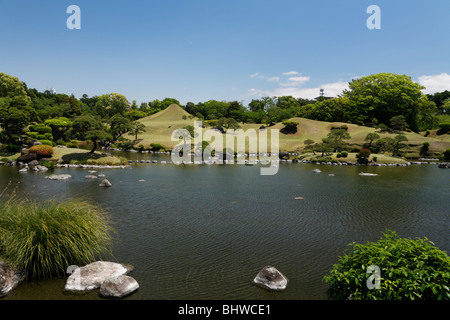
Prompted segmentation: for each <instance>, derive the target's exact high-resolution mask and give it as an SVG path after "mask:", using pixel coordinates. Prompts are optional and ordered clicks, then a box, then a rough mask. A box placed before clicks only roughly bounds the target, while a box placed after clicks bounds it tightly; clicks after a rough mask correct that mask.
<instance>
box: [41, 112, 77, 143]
mask: <svg viewBox="0 0 450 320" xmlns="http://www.w3.org/2000/svg"><path fill="white" fill-rule="evenodd" d="M44 123H45V124H46V125H47V126H49V127H51V128H52V135H53V137H54V139H55V141H56V140H60V139H61V140H66V137H65V133H66V131H67V130H69V129H70V127H71V126H72V121H70V120H69V119H67V118H65V117H60V118H54V119H48V120H46V121H45V122H44Z"/></svg>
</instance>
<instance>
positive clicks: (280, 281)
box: [253, 266, 288, 291]
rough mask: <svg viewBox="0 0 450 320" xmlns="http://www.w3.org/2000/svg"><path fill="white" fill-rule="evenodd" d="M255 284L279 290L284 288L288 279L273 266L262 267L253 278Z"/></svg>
mask: <svg viewBox="0 0 450 320" xmlns="http://www.w3.org/2000/svg"><path fill="white" fill-rule="evenodd" d="M253 282H254V283H255V284H257V285H258V286H260V287H263V288H265V289H268V290H274V291H280V290H284V289H286V286H287V283H288V280H287V278H286V277H285V276H284V275H283V274H282V273H281V272H280V271H278V270H277V269H276V268H275V267H272V266H266V267H264V268H263V269H262V270H261V271H260V272H259V273H258V274H257V275H256V277H255V279H254V280H253Z"/></svg>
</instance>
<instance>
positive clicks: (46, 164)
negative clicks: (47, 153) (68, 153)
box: [39, 160, 55, 169]
mask: <svg viewBox="0 0 450 320" xmlns="http://www.w3.org/2000/svg"><path fill="white" fill-rule="evenodd" d="M39 164H40V165H41V166H44V167H46V168H47V169H54V168H55V163H54V162H53V161H48V160H43V161H40V162H39Z"/></svg>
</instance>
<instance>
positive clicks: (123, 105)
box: [99, 92, 130, 118]
mask: <svg viewBox="0 0 450 320" xmlns="http://www.w3.org/2000/svg"><path fill="white" fill-rule="evenodd" d="M99 102H100V106H101V108H102V110H101V112H100V113H99V114H100V115H101V117H102V118H111V117H112V116H114V115H116V114H121V115H124V114H125V112H127V111H128V110H129V109H130V102H129V101H128V100H127V98H126V97H125V96H124V95H123V94H120V93H115V92H113V93H110V94H104V95H102V96H100V97H99Z"/></svg>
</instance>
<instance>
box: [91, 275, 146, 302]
mask: <svg viewBox="0 0 450 320" xmlns="http://www.w3.org/2000/svg"><path fill="white" fill-rule="evenodd" d="M137 289H139V284H138V282H137V281H136V280H135V279H134V278H132V277H130V276H126V275H121V276H117V277H111V278H108V279H106V280H105V281H104V282H103V283H102V285H101V286H100V295H101V296H102V297H105V298H119V299H120V298H124V297H126V296H128V295H130V294H132V293H133V292H134V291H136V290H137Z"/></svg>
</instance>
